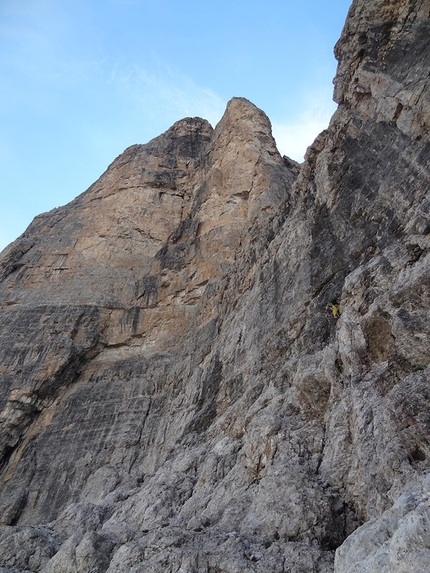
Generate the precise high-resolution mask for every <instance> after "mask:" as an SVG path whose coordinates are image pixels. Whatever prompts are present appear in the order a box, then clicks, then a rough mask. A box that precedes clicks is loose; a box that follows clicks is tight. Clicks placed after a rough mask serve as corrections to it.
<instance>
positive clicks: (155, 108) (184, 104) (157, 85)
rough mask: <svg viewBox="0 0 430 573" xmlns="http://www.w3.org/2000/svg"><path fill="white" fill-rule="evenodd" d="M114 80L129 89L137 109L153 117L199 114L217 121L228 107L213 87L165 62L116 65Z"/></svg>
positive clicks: (177, 117) (175, 118) (122, 87)
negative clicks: (154, 67) (121, 67)
mask: <svg viewBox="0 0 430 573" xmlns="http://www.w3.org/2000/svg"><path fill="white" fill-rule="evenodd" d="M111 82H112V83H114V84H116V85H117V86H118V87H119V88H120V89H121V90H122V91H123V92H127V96H126V97H127V98H129V99H130V100H131V101H130V104H131V105H134V106H135V107H136V111H139V112H140V113H142V114H143V115H151V116H152V117H158V118H159V117H163V116H165V117H166V119H167V120H168V122H172V121H176V120H177V119H181V118H182V117H184V116H200V117H203V118H204V119H207V120H208V121H209V122H210V123H211V124H212V125H215V124H216V123H217V122H218V121H219V120H220V118H221V116H222V114H223V112H224V109H225V104H226V102H225V101H224V100H223V99H222V98H221V97H220V96H219V95H217V94H216V93H215V92H214V91H212V90H211V89H209V88H206V87H204V86H200V85H198V84H197V83H196V82H195V81H193V80H192V79H191V78H190V77H188V76H186V75H184V74H182V73H180V72H176V71H173V70H171V69H170V68H169V67H168V66H166V65H164V66H163V65H160V66H159V68H158V69H157V70H156V71H147V70H145V69H144V68H142V67H140V66H137V65H135V66H133V67H132V68H130V69H129V70H119V69H118V68H116V69H115V70H114V73H112V75H111Z"/></svg>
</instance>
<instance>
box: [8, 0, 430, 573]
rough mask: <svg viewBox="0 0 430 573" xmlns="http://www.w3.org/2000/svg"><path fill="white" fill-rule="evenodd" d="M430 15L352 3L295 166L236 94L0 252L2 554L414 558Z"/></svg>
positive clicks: (420, 474) (395, 572)
mask: <svg viewBox="0 0 430 573" xmlns="http://www.w3.org/2000/svg"><path fill="white" fill-rule="evenodd" d="M429 21H430V2H429V1H428V0H423V1H418V0H405V1H400V0H398V1H390V0H371V1H370V0H355V1H354V2H353V5H352V7H351V9H350V13H349V16H348V19H347V22H346V25H345V28H344V31H343V34H342V37H341V39H340V40H339V42H338V44H337V46H336V49H335V53H336V55H337V58H338V60H339V68H338V73H337V76H336V80H335V98H336V101H337V102H338V103H339V107H338V110H337V112H336V113H335V115H334V116H333V118H332V121H331V123H330V126H329V128H328V129H327V130H326V131H325V132H323V133H322V134H321V135H320V136H319V137H318V138H317V140H316V141H315V142H314V144H313V145H312V146H311V147H310V148H309V150H308V153H307V156H306V160H305V162H304V163H303V164H302V165H301V166H298V165H297V164H295V163H294V162H292V161H290V160H288V159H287V158H282V157H281V156H280V155H279V153H278V151H277V149H276V145H275V142H274V140H273V138H272V136H271V131H270V122H269V120H268V118H267V117H266V116H265V114H264V113H263V112H261V111H260V110H258V109H257V108H256V107H255V106H253V105H252V104H251V103H250V102H248V101H247V100H244V99H241V98H235V99H233V100H232V101H231V102H230V103H229V104H228V106H227V110H226V113H225V115H224V117H223V118H222V120H221V121H220V123H219V124H218V125H217V126H216V128H215V129H212V127H211V126H210V125H209V124H208V123H207V122H206V121H204V120H202V119H199V118H194V119H191V118H187V119H185V120H182V121H179V122H177V123H176V124H175V125H174V126H173V127H172V128H171V129H169V130H168V131H167V132H166V133H164V134H163V135H161V136H160V137H158V138H156V139H154V140H152V141H151V142H149V143H148V144H146V145H135V146H133V147H131V148H129V149H127V150H126V151H125V152H124V153H123V154H122V155H121V156H120V157H118V158H117V159H116V160H115V161H114V162H113V163H112V165H111V166H110V167H109V168H108V170H107V171H106V173H105V174H104V175H102V177H101V178H100V179H99V180H98V181H97V182H96V183H95V184H94V185H93V186H92V187H90V189H88V190H87V191H86V192H85V193H84V194H82V195H81V196H79V197H78V198H77V199H75V200H74V201H73V202H72V203H70V204H69V205H67V206H65V207H62V208H59V209H56V210H54V211H53V212H50V213H47V214H44V215H41V216H40V217H37V218H36V219H35V221H34V222H33V223H32V225H30V227H29V228H28V229H27V231H26V232H25V233H24V235H23V236H22V237H20V238H19V239H17V241H15V242H14V243H12V245H10V246H9V247H8V248H7V249H6V250H5V251H3V253H2V254H1V258H0V277H1V283H0V305H1V312H0V322H1V329H0V336H1V344H0V357H1V359H0V375H1V387H0V408H1V416H0V447H1V449H0V452H1V464H2V465H1V473H0V484H1V486H0V488H1V489H0V510H1V516H0V519H1V522H2V524H3V526H2V527H1V528H0V570H1V571H3V572H5V573H16V572H28V571H42V572H44V573H51V572H52V573H53V572H54V571H55V572H60V573H62V572H64V573H66V572H67V573H69V572H79V573H90V572H91V573H93V572H97V573H99V572H100V573H102V572H108V573H114V572H124V573H125V572H129V571H133V572H135V573H138V572H141V571H142V572H143V571H145V572H148V571H152V572H154V573H155V572H157V573H158V572H160V573H161V572H166V571H171V572H177V571H181V572H184V573H185V572H186V573H191V572H199V573H200V572H207V573H224V572H225V573H236V572H237V573H239V572H244V571H255V572H260V571H261V572H263V571H264V572H267V571H271V572H272V571H273V572H274V573H278V572H279V573H281V572H287V571H290V572H294V573H295V572H299V571H314V572H315V573H317V572H318V573H328V572H333V571H335V572H336V573H364V572H369V573H370V572H371V571H375V570H379V571H381V572H390V573H400V572H404V571H408V572H410V573H413V572H416V573H418V572H422V571H425V570H427V569H428V563H429V562H430V538H429V533H428V532H429V531H430V501H429V500H430V478H429V477H428V476H429V458H430V447H429V434H430V415H429V412H430V409H429V407H430V386H429V367H428V365H429V362H430V328H429V324H430V320H429V319H430V316H429V314H430V312H429V308H430V305H429V302H430V301H429V297H430V295H429V293H430V288H429V286H430V285H429V282H430V278H429V277H430V274H429V271H430V264H429V263H430V256H429V252H428V251H429V249H428V248H429V236H430V221H429V213H430V200H429V191H428V190H429V180H430V177H429V168H430V141H429V139H430V138H429V127H430V126H429V123H430V94H429V89H430V88H429V76H428V70H429V69H430V66H429V63H430V61H429V60H430V51H429V49H428V45H427V44H428V42H427V39H428V37H429V36H430V24H429ZM334 297H340V299H341V303H340V306H341V316H340V318H338V319H335V318H333V316H332V315H331V314H330V313H328V312H327V311H326V309H325V307H326V305H327V303H328V301H330V300H331V299H332V298H334Z"/></svg>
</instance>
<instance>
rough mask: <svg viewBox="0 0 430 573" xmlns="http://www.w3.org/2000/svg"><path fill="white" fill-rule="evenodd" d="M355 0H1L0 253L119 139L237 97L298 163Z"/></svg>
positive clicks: (75, 188)
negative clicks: (267, 122)
mask: <svg viewBox="0 0 430 573" xmlns="http://www.w3.org/2000/svg"><path fill="white" fill-rule="evenodd" d="M350 4H351V1H350V0H330V1H329V2H323V1H322V0H301V1H300V2H297V0H267V1H266V2H262V1H261V0H260V1H255V0H228V1H227V0H200V1H199V2H197V1H196V0H0V78H1V79H0V250H1V249H3V248H4V247H5V246H6V245H7V244H8V243H9V242H11V241H12V240H14V239H15V238H16V237H18V236H19V235H20V234H21V233H22V232H23V231H24V230H25V228H26V227H27V226H28V224H29V223H30V222H31V220H32V218H33V217H34V216H35V215H37V214H39V213H41V212H44V211H48V210H50V209H52V208H54V207H57V206H59V205H64V204H65V203H67V202H68V201H70V200H71V199H73V198H74V197H76V195H78V194H80V193H81V192H82V191H84V190H85V189H86V188H87V187H89V185H91V183H93V182H94V181H95V180H96V179H97V178H98V177H99V176H100V175H101V174H102V173H103V171H104V170H105V169H106V168H107V166H108V165H109V163H111V162H112V161H113V159H115V157H116V156H117V155H119V154H120V153H121V152H122V151H123V150H124V149H125V148H126V147H128V146H129V145H132V144H134V143H146V142H147V141H149V140H150V139H152V138H153V137H155V136H157V135H159V134H160V133H162V132H163V131H165V130H166V129H168V128H169V127H170V126H171V125H172V124H173V123H174V122H175V121H177V120H179V119H181V118H183V117H186V116H200V117H204V118H206V119H208V120H209V121H210V122H211V123H212V125H215V124H216V123H217V122H218V121H219V119H220V118H221V116H222V114H223V112H224V109H225V105H226V103H227V101H228V100H229V99H231V98H232V97H233V96H243V97H246V98H248V99H249V100H251V101H252V102H253V103H255V104H256V105H257V106H258V107H260V108H261V109H263V110H264V111H265V112H266V113H267V115H268V116H269V117H270V119H271V121H272V124H273V133H274V136H275V138H276V141H277V143H278V147H279V149H280V151H281V153H283V154H286V155H289V156H290V157H292V158H294V159H296V160H298V161H301V160H302V157H303V154H304V152H305V150H306V147H307V146H308V145H310V144H311V143H312V141H313V139H314V138H315V136H316V135H317V134H318V133H319V132H320V131H321V130H322V129H324V128H325V127H326V126H327V124H328V121H329V118H330V116H331V114H332V113H333V111H334V110H335V104H334V103H333V102H332V78H333V76H334V74H335V70H336V61H335V59H334V57H333V46H334V44H335V42H336V41H337V39H338V38H339V35H340V32H341V30H342V27H343V24H344V21H345V17H346V14H347V11H348V8H349V6H350Z"/></svg>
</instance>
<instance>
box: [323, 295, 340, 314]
mask: <svg viewBox="0 0 430 573" xmlns="http://www.w3.org/2000/svg"><path fill="white" fill-rule="evenodd" d="M326 309H327V310H329V311H331V312H332V313H333V316H334V318H339V316H340V298H339V297H334V298H332V299H331V301H330V303H329V304H328V305H327V306H326Z"/></svg>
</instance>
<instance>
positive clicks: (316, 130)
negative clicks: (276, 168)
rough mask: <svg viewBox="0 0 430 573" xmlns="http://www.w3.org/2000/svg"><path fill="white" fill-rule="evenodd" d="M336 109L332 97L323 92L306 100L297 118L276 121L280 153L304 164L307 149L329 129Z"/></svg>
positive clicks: (276, 137)
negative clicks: (318, 136)
mask: <svg viewBox="0 0 430 573" xmlns="http://www.w3.org/2000/svg"><path fill="white" fill-rule="evenodd" d="M324 91H325V92H327V90H324ZM335 109H336V104H335V103H334V102H333V101H331V97H330V95H329V94H328V93H324V92H321V93H318V94H312V95H309V96H308V97H306V98H305V99H304V104H303V107H302V111H301V112H300V113H299V114H298V115H297V117H296V118H293V119H292V120H290V121H285V122H276V121H274V122H273V125H272V131H273V136H274V138H275V140H276V143H277V146H278V149H279V151H280V153H281V154H282V155H287V156H288V157H290V158H291V159H295V160H296V161H299V162H302V161H303V157H304V155H305V153H306V149H307V148H308V147H309V145H311V144H312V143H313V141H314V140H315V138H316V137H317V135H318V134H320V133H321V132H322V131H323V130H324V129H326V128H327V127H328V124H329V122H330V118H331V116H332V115H333V113H334V111H335Z"/></svg>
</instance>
